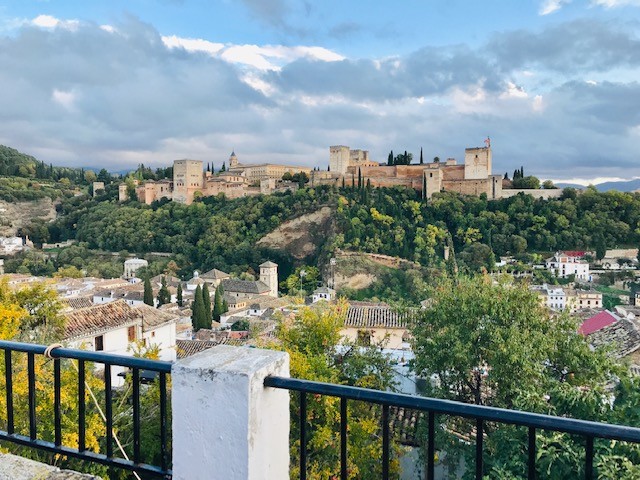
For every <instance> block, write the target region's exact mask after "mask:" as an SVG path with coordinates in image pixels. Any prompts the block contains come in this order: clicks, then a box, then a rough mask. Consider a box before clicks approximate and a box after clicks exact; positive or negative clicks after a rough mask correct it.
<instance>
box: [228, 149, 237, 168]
mask: <svg viewBox="0 0 640 480" xmlns="http://www.w3.org/2000/svg"><path fill="white" fill-rule="evenodd" d="M237 166H238V157H236V152H235V150H234V151H232V152H231V156H230V157H229V168H234V167H237Z"/></svg>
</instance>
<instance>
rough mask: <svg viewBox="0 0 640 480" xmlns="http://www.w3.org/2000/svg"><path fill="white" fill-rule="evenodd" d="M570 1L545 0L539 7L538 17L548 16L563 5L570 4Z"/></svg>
mask: <svg viewBox="0 0 640 480" xmlns="http://www.w3.org/2000/svg"><path fill="white" fill-rule="evenodd" d="M570 2H571V0H545V1H544V2H543V3H542V5H541V6H540V10H539V12H538V13H539V14H540V15H549V14H550V13H553V12H555V11H557V10H560V9H561V8H562V6H563V5H566V4H567V3H570Z"/></svg>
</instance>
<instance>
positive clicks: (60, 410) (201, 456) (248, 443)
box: [0, 341, 640, 480]
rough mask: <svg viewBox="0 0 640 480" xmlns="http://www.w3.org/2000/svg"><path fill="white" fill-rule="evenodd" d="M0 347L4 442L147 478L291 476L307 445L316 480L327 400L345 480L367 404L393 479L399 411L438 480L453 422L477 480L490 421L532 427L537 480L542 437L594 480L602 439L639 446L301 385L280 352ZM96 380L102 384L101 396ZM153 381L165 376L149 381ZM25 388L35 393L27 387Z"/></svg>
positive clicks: (608, 434)
mask: <svg viewBox="0 0 640 480" xmlns="http://www.w3.org/2000/svg"><path fill="white" fill-rule="evenodd" d="M0 349H1V350H3V352H4V365H3V366H4V372H3V374H2V375H1V376H0V394H1V395H2V398H3V400H4V402H0V426H1V428H2V430H1V431H0V439H1V440H3V441H6V442H11V443H14V444H17V445H21V446H24V447H30V448H33V449H37V450H41V451H44V452H49V453H51V454H54V455H63V456H66V457H69V458H74V459H79V460H83V461H86V462H90V463H95V464H100V465H105V466H107V467H108V468H109V469H112V470H115V469H118V470H126V471H129V472H132V475H135V476H136V477H137V478H167V479H169V478H174V479H180V480H182V479H185V480H186V479H189V480H198V479H212V478H213V479H216V478H220V479H251V480H254V479H255V480H258V479H261V480H264V479H282V478H288V477H289V467H290V455H289V448H290V441H292V442H298V441H299V445H302V448H301V449H300V454H299V455H298V457H299V460H298V464H297V465H296V468H299V472H300V474H299V478H301V479H306V478H307V469H308V464H307V462H308V458H309V455H312V454H313V452H312V451H311V449H310V447H309V445H308V430H309V429H312V428H313V424H312V423H311V420H312V419H311V418H310V417H309V415H308V406H309V402H310V401H311V402H313V401H317V399H318V398H321V397H324V396H329V397H335V398H337V399H339V405H340V418H339V439H340V440H339V443H340V444H339V448H338V445H336V446H335V447H336V448H338V450H339V459H338V460H339V472H338V473H337V475H338V476H336V477H335V478H340V479H347V478H350V471H349V468H350V467H349V465H350V461H351V460H350V459H349V441H348V440H349V425H348V418H349V415H348V409H349V408H350V407H351V405H352V404H353V403H354V402H364V403H366V404H369V405H371V408H376V409H379V411H380V416H379V418H380V426H379V435H377V436H379V438H380V443H381V452H382V456H381V458H380V463H381V476H382V478H384V479H388V478H393V475H394V473H393V472H392V469H391V468H390V464H391V459H392V456H393V451H392V443H393V441H394V432H393V431H392V428H391V426H392V416H393V415H394V412H396V411H397V409H398V408H402V409H409V410H412V411H416V412H420V414H421V415H422V417H423V418H424V420H425V425H426V430H425V435H424V442H423V443H424V447H425V449H426V465H425V468H426V472H425V474H426V478H428V479H434V478H436V477H435V474H436V452H437V451H438V445H437V444H436V443H437V442H436V438H437V435H436V431H437V429H438V428H439V424H438V422H437V420H436V419H437V418H438V417H439V416H442V415H444V416H451V417H456V418H458V417H459V418H466V419H470V421H471V422H473V423H474V425H475V428H474V435H473V438H472V439H471V440H473V442H474V443H475V446H474V450H475V455H474V460H473V462H467V464H466V465H465V468H467V469H470V470H472V471H473V472H475V478H477V479H481V478H483V475H486V471H485V456H486V452H485V451H484V449H483V439H484V438H485V435H484V433H485V431H486V430H485V429H486V428H487V426H488V425H490V424H491V425H495V424H508V425H517V426H521V427H523V428H525V429H526V432H527V435H526V438H527V442H526V446H523V448H525V449H526V452H527V465H526V470H527V472H526V474H527V477H528V478H529V479H533V478H536V475H537V470H536V468H537V465H536V462H537V460H538V455H537V453H538V452H537V434H538V433H539V432H541V431H546V432H549V431H551V432H564V433H567V434H571V435H576V436H579V437H581V438H583V439H584V467H583V468H582V469H581V471H582V475H583V476H584V478H586V479H591V478H594V475H595V474H596V472H595V470H594V457H596V454H595V453H594V451H595V450H594V442H602V441H607V440H609V441H610V440H615V441H620V442H630V443H633V444H640V429H638V428H632V427H626V426H620V425H610V424H603V423H596V422H590V421H584V420H576V419H571V418H562V417H553V416H548V415H541V414H534V413H528V412H522V411H514V410H505V409H499V408H492V407H485V406H477V405H470V404H464V403H458V402H453V401H448V400H440V399H434V398H425V397H417V396H410V395H403V394H396V393H390V392H381V391H376V390H369V389H363V388H356V387H349V386H344V385H333V384H325V383H320V382H311V381H306V380H299V379H292V378H289V359H288V355H287V354H286V353H283V352H278V351H270V350H260V349H252V348H237V347H228V346H219V347H215V348H213V349H211V350H207V351H204V352H201V353H199V354H197V355H194V356H192V357H189V358H186V359H184V360H180V361H178V362H176V363H174V364H171V363H168V362H161V361H152V360H146V359H141V358H133V357H125V356H118V355H111V354H101V353H99V352H88V351H84V350H71V349H66V348H62V347H58V348H52V347H49V348H47V347H45V346H41V345H31V344H22V343H17V342H9V341H0ZM25 357H26V358H25ZM63 362H65V365H66V367H65V368H67V370H65V368H63V365H62V363H63ZM69 364H71V365H72V366H73V368H72V369H69V368H68V367H69ZM114 366H119V367H126V368H128V369H130V373H129V374H128V375H127V382H128V384H129V385H130V387H131V388H130V391H129V392H127V395H126V396H125V395H124V394H123V392H122V388H118V389H113V388H112V375H111V368H112V367H114ZM76 369H77V374H76V375H75V377H74V378H73V379H72V381H71V382H72V383H73V384H74V388H73V394H74V396H75V398H74V400H76V401H77V402H75V403H77V407H76V408H75V409H74V411H70V410H69V407H68V405H69V399H68V398H66V396H68V394H69V389H68V388H69V387H68V383H69V378H68V375H66V374H65V375H63V372H66V373H68V372H69V371H73V370H76ZM169 375H170V376H171V377H170V378H169ZM49 376H50V377H51V378H52V379H53V380H52V383H51V384H49V383H47V382H48V379H49V378H50V377H49ZM96 378H99V379H100V382H102V383H101V385H100V387H101V388H99V387H98V386H97V383H96ZM144 378H155V379H154V380H151V384H149V383H145V381H143V379H144ZM90 379H91V381H89V380H90ZM23 381H24V382H23ZM23 383H24V384H25V385H26V388H22V385H23ZM152 386H153V388H155V387H157V402H155V401H153V402H151V403H149V402H147V401H145V403H144V405H143V404H142V403H141V398H146V397H145V394H148V393H149V392H148V390H147V389H149V388H151V387H152ZM169 389H170V390H171V391H170V392H169ZM154 392H155V390H154ZM290 392H295V393H292V394H291V395H295V396H298V397H297V398H296V400H297V403H296V407H295V412H294V413H295V414H296V415H297V416H298V421H297V425H298V427H297V429H296V433H297V437H298V438H296V439H291V440H290V438H289V436H290V424H289V422H290ZM47 393H50V394H51V396H52V401H51V411H49V410H48V408H46V407H47V406H48V400H47V401H42V399H46V398H47ZM169 393H171V395H169ZM169 397H171V401H170V402H169ZM155 398H156V397H154V399H155ZM294 398H295V397H294ZM25 402H26V403H25ZM115 403H117V404H118V405H119V408H118V409H116V408H115V405H114V404H115ZM116 410H117V411H116ZM96 412H100V418H102V420H103V425H102V426H100V428H98V429H97V430H98V431H100V432H102V431H103V432H104V435H103V436H102V437H101V438H100V439H99V441H98V442H97V443H96V442H90V441H89V439H88V428H89V426H88V423H91V424H93V423H94V421H95V418H96V417H95V413H96ZM150 412H151V413H152V414H153V419H150V418H151V417H150V416H149V415H150ZM45 415H52V416H53V429H52V431H48V430H47V429H46V428H43V427H42V424H43V423H45V420H46V421H49V422H50V421H51V419H50V418H46V417H45ZM90 415H91V419H90V418H89V416H90ZM170 417H171V418H170ZM70 421H71V423H70ZM143 422H144V425H143ZM116 423H118V425H127V426H128V427H129V428H130V431H131V438H130V439H129V440H130V441H125V442H122V441H121V440H120V439H119V438H118V435H119V434H121V433H122V431H123V429H122V428H121V429H118V428H114V425H115V424H116ZM171 424H173V426H172V427H171ZM70 425H71V426H70ZM93 427H95V425H94V426H93ZM93 427H92V428H93ZM142 427H145V429H146V427H153V428H151V430H152V433H151V434H150V435H151V437H152V440H153V441H154V442H156V445H155V446H156V447H157V452H158V454H157V455H155V456H154V458H146V457H145V456H144V454H143V452H142V449H141V445H142V443H143V438H142V429H143V428H142ZM156 427H157V428H156ZM171 431H172V432H173V433H171ZM69 435H71V436H69ZM70 439H71V440H70ZM145 441H148V439H147V440H145ZM5 445H6V444H5ZM576 473H577V472H576ZM351 477H352V475H351Z"/></svg>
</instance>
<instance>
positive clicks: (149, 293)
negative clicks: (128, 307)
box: [142, 276, 154, 307]
mask: <svg viewBox="0 0 640 480" xmlns="http://www.w3.org/2000/svg"><path fill="white" fill-rule="evenodd" d="M142 301H143V302H144V303H146V304H147V305H151V306H152V307H153V306H154V305H153V303H154V302H153V289H152V288H151V280H149V276H147V277H146V278H145V279H144V296H143V300H142Z"/></svg>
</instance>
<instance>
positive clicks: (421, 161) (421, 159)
mask: <svg viewBox="0 0 640 480" xmlns="http://www.w3.org/2000/svg"><path fill="white" fill-rule="evenodd" d="M423 163H424V158H422V147H420V165H422V164H423Z"/></svg>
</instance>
